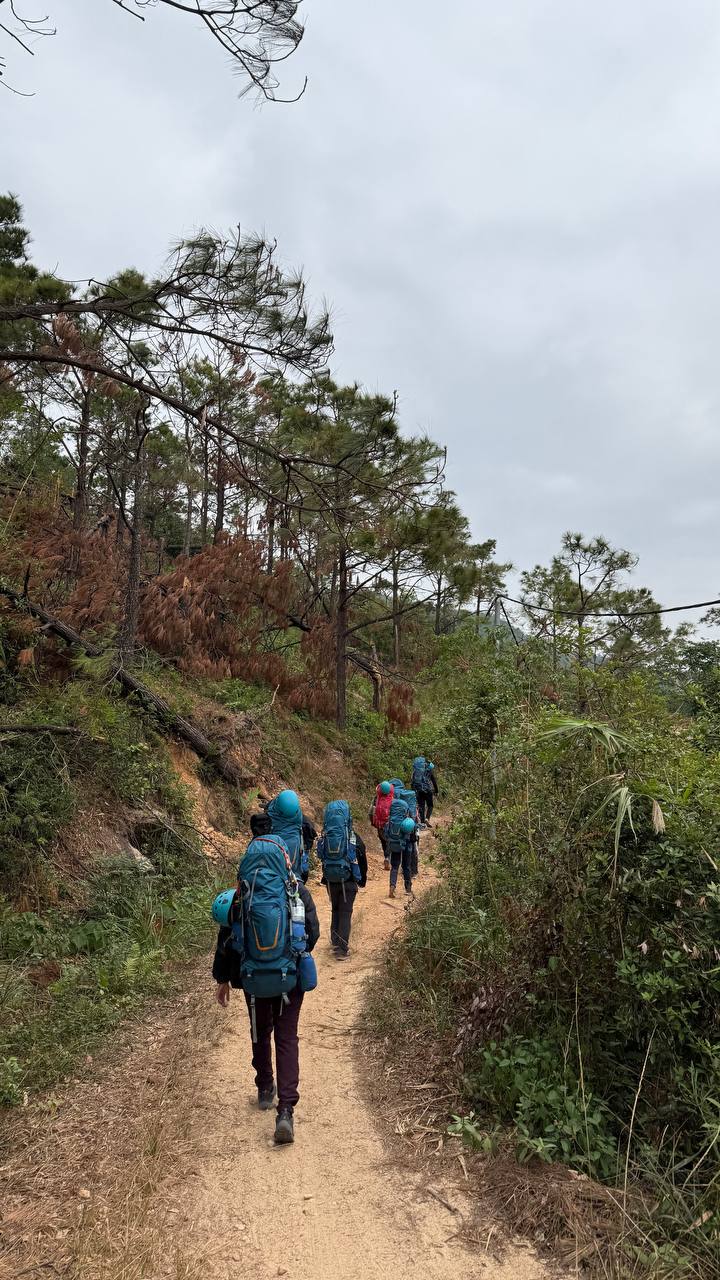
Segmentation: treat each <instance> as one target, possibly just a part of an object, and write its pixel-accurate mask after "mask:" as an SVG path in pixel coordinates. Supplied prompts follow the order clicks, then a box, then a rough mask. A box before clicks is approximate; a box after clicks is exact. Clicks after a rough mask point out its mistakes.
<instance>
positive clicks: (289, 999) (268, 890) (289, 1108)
mask: <svg viewBox="0 0 720 1280" xmlns="http://www.w3.org/2000/svg"><path fill="white" fill-rule="evenodd" d="M253 816H254V817H255V818H256V819H258V820H260V819H262V818H264V817H265V816H266V815H261V814H256V815H253ZM254 825H255V826H261V825H262V822H261V821H256V823H255V824H254ZM212 914H213V919H214V920H215V921H216V923H217V924H219V925H220V932H219V933H218V939H217V946H216V949H215V957H214V960H213V967H212V974H213V978H214V979H215V981H216V983H217V992H216V996H217V1000H218V1003H219V1004H220V1005H221V1007H222V1008H227V1005H228V1004H229V1001H230V990H231V988H232V987H235V988H236V989H242V991H243V992H244V995H245V1001H246V1003H247V1007H248V1013H249V1015H250V1032H251V1037H252V1063H253V1066H254V1068H255V1084H256V1086H257V1091H258V1105H259V1107H260V1110H261V1111H269V1110H270V1109H271V1108H272V1106H273V1105H274V1103H275V1096H276V1083H275V1082H276V1079H277V1117H276V1122H275V1141H276V1142H277V1143H281V1144H284V1143H288V1142H293V1141H294V1139H295V1129H294V1118H293V1113H294V1109H295V1107H296V1106H297V1104H298V1100H299V1097H300V1095H299V1093H298V1085H299V1080H300V1059H299V1047H298V1020H299V1017H300V1009H301V1007H302V1002H303V997H304V995H305V992H306V991H312V990H313V989H314V987H315V986H316V985H317V972H316V970H315V962H314V960H313V959H312V956H311V955H310V952H311V951H312V950H313V948H314V946H315V944H316V942H317V940H318V938H319V937H320V925H319V922H318V917H317V911H316V910H315V903H314V902H313V900H312V897H311V896H310V893H309V891H308V890H307V889H306V888H305V886H304V885H303V884H302V883H301V882H300V881H299V880H298V878H297V876H296V875H295V873H294V871H293V869H292V861H291V858H290V854H289V851H288V849H287V846H286V845H285V843H284V841H283V840H282V839H280V837H278V836H276V835H274V834H262V835H257V836H254V838H253V839H252V840H251V841H250V844H249V845H248V847H247V850H246V852H245V854H244V856H243V858H242V859H241V861H240V866H239V867H238V884H237V889H226V890H225V891H224V892H223V893H221V894H219V895H218V897H217V898H216V899H215V902H214V903H213V909H212ZM273 1038H274V1040H275V1067H276V1073H277V1075H276V1076H275V1075H274V1073H273V1057H272V1041H273Z"/></svg>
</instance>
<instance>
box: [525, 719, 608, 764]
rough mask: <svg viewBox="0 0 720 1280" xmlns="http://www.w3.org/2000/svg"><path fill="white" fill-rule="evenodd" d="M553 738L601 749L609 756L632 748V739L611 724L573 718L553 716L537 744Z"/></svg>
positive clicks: (540, 734)
mask: <svg viewBox="0 0 720 1280" xmlns="http://www.w3.org/2000/svg"><path fill="white" fill-rule="evenodd" d="M551 738H555V739H560V740H562V739H565V740H567V741H568V742H576V743H578V745H579V744H581V743H584V744H586V745H589V746H597V747H601V748H602V750H603V751H604V752H605V754H606V755H608V756H614V755H617V754H618V752H619V751H623V750H626V749H627V748H628V747H630V746H631V743H630V739H629V738H626V737H625V735H624V734H622V733H618V731H617V729H613V728H612V726H611V725H609V724H603V723H602V722H601V721H597V720H577V719H575V718H573V717H572V716H553V717H552V719H551V720H550V721H549V722H548V726H547V728H545V729H544V730H543V731H542V733H539V734H538V735H537V738H536V741H537V742H545V741H548V740H549V739H551Z"/></svg>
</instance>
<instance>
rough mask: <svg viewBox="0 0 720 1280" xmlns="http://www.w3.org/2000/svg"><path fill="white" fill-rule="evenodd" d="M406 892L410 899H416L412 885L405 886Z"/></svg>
mask: <svg viewBox="0 0 720 1280" xmlns="http://www.w3.org/2000/svg"><path fill="white" fill-rule="evenodd" d="M405 892H406V894H407V896H408V898H414V897H415V894H414V893H413V887H412V885H411V884H406V885H405Z"/></svg>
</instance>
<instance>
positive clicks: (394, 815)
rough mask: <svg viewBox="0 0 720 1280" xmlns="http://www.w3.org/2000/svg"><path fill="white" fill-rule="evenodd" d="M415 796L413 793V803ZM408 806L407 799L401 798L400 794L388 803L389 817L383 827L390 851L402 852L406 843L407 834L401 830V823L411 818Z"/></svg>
mask: <svg viewBox="0 0 720 1280" xmlns="http://www.w3.org/2000/svg"><path fill="white" fill-rule="evenodd" d="M414 803H415V796H414V795H413V804H414ZM412 816H413V814H412V813H411V812H410V806H409V805H408V803H407V800H403V799H402V797H401V796H397V795H396V797H395V799H394V800H393V802H392V804H391V805H390V817H389V818H388V821H387V826H386V828H385V837H386V839H387V844H388V849H389V850H390V852H391V853H402V851H403V849H404V848H405V847H406V845H407V836H406V835H405V833H404V831H403V830H402V824H403V822H404V821H405V819H406V818H412Z"/></svg>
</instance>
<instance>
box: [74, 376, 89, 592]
mask: <svg viewBox="0 0 720 1280" xmlns="http://www.w3.org/2000/svg"><path fill="white" fill-rule="evenodd" d="M89 448H90V390H89V388H87V387H86V388H85V390H84V392H83V398H82V405H81V408H80V425H79V429H78V438H77V475H76V477H75V503H74V507H73V533H74V534H75V538H76V541H75V545H74V546H73V548H72V552H71V554H70V572H71V574H73V576H76V575H77V573H78V572H79V569H80V536H81V534H82V533H83V531H84V529H85V527H86V525H87V513H88V452H89Z"/></svg>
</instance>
